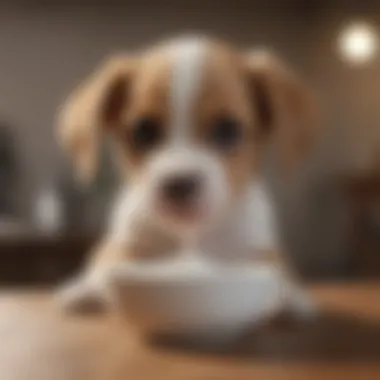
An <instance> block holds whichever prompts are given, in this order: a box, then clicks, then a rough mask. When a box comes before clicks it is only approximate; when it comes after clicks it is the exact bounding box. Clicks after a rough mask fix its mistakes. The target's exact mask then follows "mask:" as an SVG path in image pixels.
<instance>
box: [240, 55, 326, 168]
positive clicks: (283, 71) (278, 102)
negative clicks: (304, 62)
mask: <svg viewBox="0 0 380 380" xmlns="http://www.w3.org/2000/svg"><path fill="white" fill-rule="evenodd" d="M246 67H247V69H248V75H249V85H250V89H251V94H252V98H253V104H254V110H255V115H256V123H257V128H258V132H259V135H260V136H261V138H263V139H266V138H268V139H270V140H271V141H273V142H274V144H275V145H274V146H275V150H276V152H278V153H279V154H280V156H279V159H280V161H281V162H282V163H283V164H284V165H285V169H292V168H294V166H295V165H296V164H297V163H299V162H300V161H301V160H302V158H303V157H304V155H305V154H306V153H307V152H309V151H310V150H311V148H312V146H313V145H314V143H315V142H316V139H317V135H318V127H319V123H320V120H319V107H318V103H317V100H316V98H315V97H314V94H312V92H311V90H310V89H309V88H308V87H307V86H306V84H305V83H304V82H303V81H302V80H301V78H299V77H298V76H296V75H295V74H294V73H293V72H292V71H291V70H290V69H288V68H287V67H286V66H285V65H284V64H283V63H282V62H280V61H279V60H278V59H277V58H276V57H274V56H273V55H271V54H270V53H268V52H264V51H257V52H253V53H250V54H248V55H247V57H246Z"/></svg>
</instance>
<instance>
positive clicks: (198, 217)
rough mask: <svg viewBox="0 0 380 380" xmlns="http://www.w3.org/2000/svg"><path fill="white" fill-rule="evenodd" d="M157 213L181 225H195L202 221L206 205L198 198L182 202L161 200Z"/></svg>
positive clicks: (205, 214)
mask: <svg viewBox="0 0 380 380" xmlns="http://www.w3.org/2000/svg"><path fill="white" fill-rule="evenodd" d="M158 211H159V214H160V215H161V216H162V217H163V218H165V219H169V220H171V221H172V222H174V223H178V224H181V225H197V224H200V223H202V222H203V221H204V220H205V219H206V218H207V214H208V207H207V205H206V204H204V203H203V202H201V201H199V200H196V201H195V200H193V201H191V202H184V203H182V204H176V203H171V202H167V201H161V202H159V205H158Z"/></svg>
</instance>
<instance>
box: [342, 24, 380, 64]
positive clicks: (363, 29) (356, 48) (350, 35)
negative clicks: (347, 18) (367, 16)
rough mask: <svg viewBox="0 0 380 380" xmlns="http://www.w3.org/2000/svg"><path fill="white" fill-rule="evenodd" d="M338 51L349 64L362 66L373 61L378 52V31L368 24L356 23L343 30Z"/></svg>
mask: <svg viewBox="0 0 380 380" xmlns="http://www.w3.org/2000/svg"><path fill="white" fill-rule="evenodd" d="M338 49H339V52H340V54H341V56H342V58H343V59H344V60H345V61H347V62H348V63H351V64H354V65H361V64H365V63H368V62H369V61H371V60H372V59H373V58H374V57H375V55H376V53H377V50H378V35H377V33H376V30H375V29H374V28H373V27H372V26H371V25H370V24H367V23H354V24H351V25H348V26H346V27H345V28H343V29H342V30H341V32H340V34H339V38H338Z"/></svg>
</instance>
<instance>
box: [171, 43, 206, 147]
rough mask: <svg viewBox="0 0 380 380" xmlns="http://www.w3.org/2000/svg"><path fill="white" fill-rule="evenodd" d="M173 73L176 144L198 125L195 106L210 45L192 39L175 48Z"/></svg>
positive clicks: (173, 117) (172, 124)
mask: <svg viewBox="0 0 380 380" xmlns="http://www.w3.org/2000/svg"><path fill="white" fill-rule="evenodd" d="M170 48H171V53H172V54H173V69H172V78H171V80H172V82H171V96H170V122H171V127H172V130H173V136H174V137H175V139H176V140H185V139H186V136H187V132H188V130H189V129H190V128H191V124H192V123H193V122H194V117H193V113H194V105H195V102H196V100H197V96H198V95H199V90H200V87H201V80H202V71H203V70H202V69H203V66H204V61H205V56H206V43H205V41H204V40H202V39H201V38H189V39H184V40H180V41H176V42H174V43H173V44H172V46H171V47H170Z"/></svg>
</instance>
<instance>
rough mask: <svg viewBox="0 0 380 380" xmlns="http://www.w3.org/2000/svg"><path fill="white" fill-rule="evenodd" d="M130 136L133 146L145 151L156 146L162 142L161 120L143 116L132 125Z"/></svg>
mask: <svg viewBox="0 0 380 380" xmlns="http://www.w3.org/2000/svg"><path fill="white" fill-rule="evenodd" d="M130 136H131V140H132V141H131V142H132V145H133V147H134V148H135V149H138V150H143V151H145V150H149V149H152V148H154V147H155V146H156V145H158V144H159V143H160V142H161V140H162V138H163V129H162V126H161V123H160V121H159V120H156V119H154V118H151V117H143V118H141V119H139V120H137V121H136V122H135V124H134V125H133V126H132V131H131V135H130Z"/></svg>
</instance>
